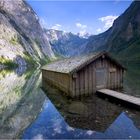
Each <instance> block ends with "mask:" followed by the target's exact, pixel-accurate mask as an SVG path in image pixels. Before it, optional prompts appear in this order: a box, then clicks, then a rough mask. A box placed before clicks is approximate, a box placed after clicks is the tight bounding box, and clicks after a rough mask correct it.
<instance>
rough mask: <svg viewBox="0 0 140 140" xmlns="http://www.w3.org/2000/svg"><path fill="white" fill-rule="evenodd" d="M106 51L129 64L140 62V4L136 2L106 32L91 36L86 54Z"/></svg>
mask: <svg viewBox="0 0 140 140" xmlns="http://www.w3.org/2000/svg"><path fill="white" fill-rule="evenodd" d="M101 50H106V51H108V52H110V53H111V54H112V55H114V57H116V58H117V59H119V60H120V61H122V62H123V63H125V64H126V63H127V64H132V63H133V64H134V63H136V64H139V61H140V2H139V1H134V2H132V4H131V5H130V7H129V8H128V9H127V10H126V11H125V12H124V13H123V14H122V15H121V16H119V17H118V18H117V19H116V20H115V21H114V23H113V26H112V27H111V28H110V29H109V30H107V31H106V32H104V33H102V34H99V35H96V36H91V37H90V38H89V39H88V43H87V46H86V49H85V52H86V53H88V52H92V51H101Z"/></svg>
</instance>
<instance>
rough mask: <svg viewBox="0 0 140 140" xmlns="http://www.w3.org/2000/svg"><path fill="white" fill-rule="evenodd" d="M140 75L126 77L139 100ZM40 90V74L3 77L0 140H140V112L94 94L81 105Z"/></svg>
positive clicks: (126, 84)
mask: <svg viewBox="0 0 140 140" xmlns="http://www.w3.org/2000/svg"><path fill="white" fill-rule="evenodd" d="M139 77H140V72H139V70H129V71H128V72H127V73H126V74H125V79H124V92H125V93H127V94H132V95H135V96H137V97H140V86H139V85H140V80H139ZM47 86H48V88H47V89H48V90H47V91H43V90H42V89H41V88H40V87H41V72H40V70H35V71H27V70H26V68H20V69H16V70H15V71H8V70H3V71H1V72H0V128H1V129H0V138H1V139H4V138H5V139H6V138H22V139H47V138H48V139H49V138H64V139H66V138H79V139H80V138H84V139H85V138H130V139H133V138H140V111H138V110H134V109H130V108H127V107H124V106H122V105H120V104H117V103H111V102H109V101H108V100H107V99H101V98H99V97H97V96H95V95H93V96H90V97H85V98H80V99H78V100H72V99H70V98H66V97H64V96H62V94H61V92H60V91H59V90H57V89H55V88H53V87H50V86H49V85H47Z"/></svg>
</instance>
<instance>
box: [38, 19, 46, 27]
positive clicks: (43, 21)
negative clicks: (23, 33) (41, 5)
mask: <svg viewBox="0 0 140 140" xmlns="http://www.w3.org/2000/svg"><path fill="white" fill-rule="evenodd" d="M39 23H40V25H41V27H42V28H47V20H46V19H45V18H43V17H42V18H40V20H39Z"/></svg>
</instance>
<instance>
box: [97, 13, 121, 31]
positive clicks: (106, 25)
mask: <svg viewBox="0 0 140 140" xmlns="http://www.w3.org/2000/svg"><path fill="white" fill-rule="evenodd" d="M117 17H118V16H112V15H109V16H105V17H101V18H99V20H100V21H101V22H103V23H104V29H108V28H110V27H111V26H112V24H113V22H114V20H115V19H116V18H117Z"/></svg>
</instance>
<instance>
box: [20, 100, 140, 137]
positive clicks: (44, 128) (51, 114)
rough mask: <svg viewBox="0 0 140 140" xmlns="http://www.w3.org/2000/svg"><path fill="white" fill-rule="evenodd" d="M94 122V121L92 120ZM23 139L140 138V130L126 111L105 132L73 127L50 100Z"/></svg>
mask: <svg viewBox="0 0 140 140" xmlns="http://www.w3.org/2000/svg"><path fill="white" fill-rule="evenodd" d="M91 123H92V122H91ZM22 138H23V139H27V138H28V139H50V138H55V139H57V138H59V139H60V138H63V139H68V138H71V139H76V138H80V139H81V138H82V139H88V138H98V139H101V138H140V130H139V129H138V128H136V126H135V125H134V123H133V121H132V120H131V119H130V118H129V117H128V115H127V114H126V113H125V112H122V113H121V114H120V115H118V117H117V118H116V119H115V121H114V122H112V123H111V124H110V126H108V128H107V129H106V130H105V131H104V132H99V131H93V130H85V129H80V128H74V127H71V126H70V125H69V124H67V123H66V121H65V119H64V118H63V117H62V116H61V114H60V113H59V112H58V111H57V109H56V108H55V106H54V105H53V104H52V103H51V101H50V100H47V101H46V102H45V103H44V106H43V111H42V112H41V113H40V115H39V116H38V118H37V120H36V121H35V122H34V123H33V124H32V125H31V126H30V127H29V128H28V129H26V131H25V132H24V134H23V137H22Z"/></svg>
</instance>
